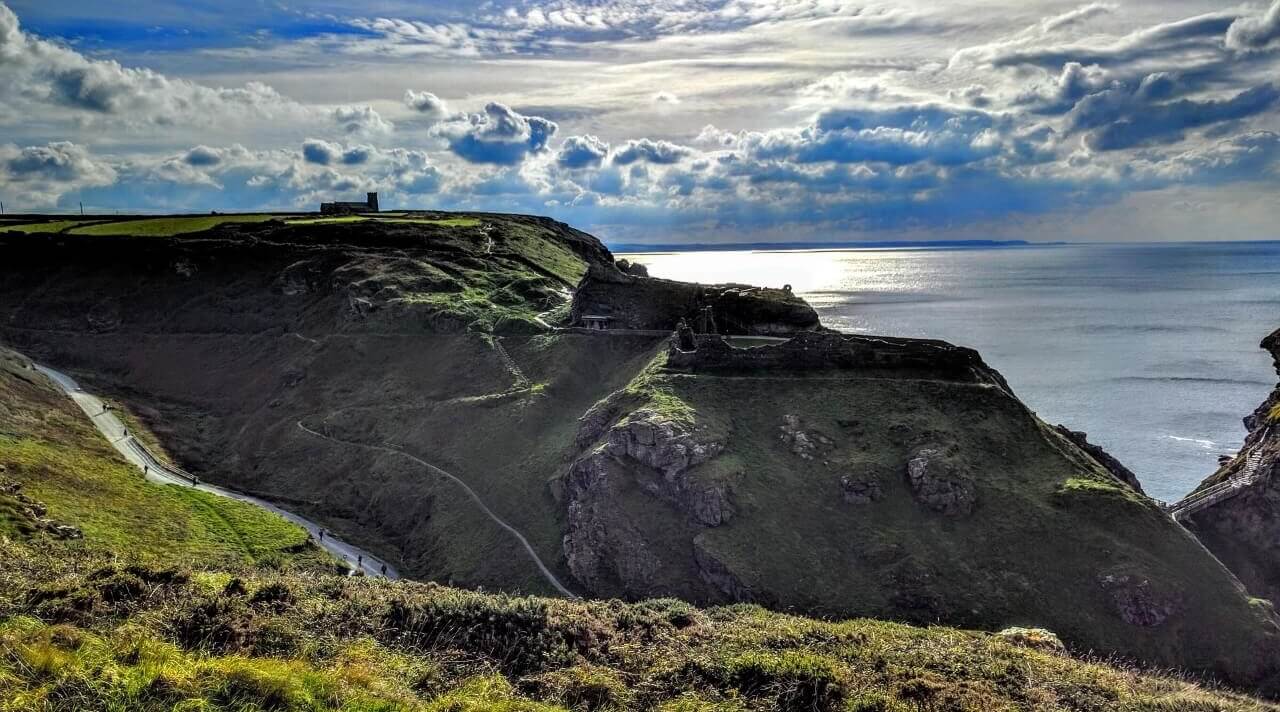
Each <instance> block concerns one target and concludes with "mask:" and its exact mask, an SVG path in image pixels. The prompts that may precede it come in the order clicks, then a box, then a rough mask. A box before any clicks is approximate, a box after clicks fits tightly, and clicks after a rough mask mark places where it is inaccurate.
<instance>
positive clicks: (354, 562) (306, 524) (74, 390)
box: [32, 363, 400, 579]
mask: <svg viewBox="0 0 1280 712" xmlns="http://www.w3.org/2000/svg"><path fill="white" fill-rule="evenodd" d="M32 365H34V366H35V368H36V370H37V371H39V372H40V373H43V374H44V375H45V376H47V377H48V378H49V380H51V381H53V382H54V383H55V384H57V385H58V387H59V388H61V389H62V390H63V391H64V392H65V393H66V394H67V396H68V397H69V398H71V400H73V401H75V402H76V404H77V405H79V406H80V409H81V410H83V411H84V414H85V415H86V416H88V417H89V420H90V421H92V422H93V424H94V426H96V427H97V428H98V432H100V433H102V436H103V437H105V438H106V439H107V441H108V442H110V443H111V445H112V447H114V448H115V449H116V450H117V451H118V452H119V453H120V454H121V455H123V456H124V458H125V460H128V461H129V463H130V464H132V465H133V466H135V467H137V468H138V469H139V470H142V472H143V475H144V476H145V477H146V479H147V480H149V481H151V482H155V483H158V484H167V485H177V486H180V487H191V488H194V489H198V490H200V491H201V492H208V493H209V494H216V495H218V496H219V497H226V498H227V499H234V500H238V501H240V502H247V503H249V504H252V505H255V506H257V507H261V508H262V509H265V510H267V511H268V512H272V513H274V514H278V515H280V516H281V517H284V518H285V519H287V520H288V521H290V522H293V523H294V524H297V525H298V526H300V527H302V528H303V529H306V530H307V532H308V533H309V534H311V538H312V540H313V541H315V543H316V544H318V545H319V546H320V547H322V548H323V549H324V550H325V551H328V552H329V553H330V554H332V555H333V556H334V558H337V559H339V560H341V561H344V562H346V564H347V566H349V567H351V569H352V571H353V572H354V571H355V570H356V569H357V568H358V569H359V570H360V571H362V572H363V573H364V575H365V576H370V577H379V576H383V575H384V574H383V567H384V566H385V567H386V569H385V571H386V574H385V577H386V578H388V579H398V578H400V574H399V572H397V571H396V569H395V567H393V566H392V565H391V564H388V563H386V562H385V561H383V560H381V559H379V558H377V557H375V556H374V555H373V554H370V553H369V552H367V551H365V550H364V549H361V548H360V547H358V546H354V545H352V544H348V543H346V542H344V541H342V540H341V539H339V538H337V537H335V536H334V535H333V533H332V532H328V531H326V532H325V535H324V537H323V538H321V536H320V532H321V531H322V530H323V527H321V526H320V525H319V524H317V523H316V522H313V521H311V520H310V519H307V518H306V517H303V516H300V515H298V514H295V513H293V512H290V511H289V510H287V509H283V508H281V507H279V506H277V505H275V504H272V503H271V502H268V501H266V500H264V499H260V498H258V497H254V496H252V495H247V494H245V493H243V492H237V491H235V490H233V489H229V488H226V487H218V486H216V485H211V484H206V483H204V482H200V481H199V480H198V479H197V478H196V477H195V476H194V475H192V474H191V473H189V472H186V471H184V470H181V469H179V468H176V467H173V466H171V465H168V464H166V463H164V462H161V461H160V459H159V458H157V457H156V456H155V455H154V454H152V453H151V451H150V450H147V448H146V447H145V446H143V445H142V443H140V442H138V441H137V440H136V439H135V438H134V437H133V436H132V435H129V434H128V431H127V430H126V429H125V426H124V423H122V422H120V419H119V418H117V417H116V415H115V413H113V412H111V411H110V410H107V409H106V408H104V407H103V402H102V399H101V398H98V397H97V396H95V395H93V394H90V393H86V392H85V390H84V389H83V388H81V387H80V384H79V383H76V381H75V380H74V379H72V378H71V377H70V376H68V375H66V374H64V373H61V372H60V371H55V370H54V369H52V368H49V367H48V366H41V365H40V364H38V363H37V364H32Z"/></svg>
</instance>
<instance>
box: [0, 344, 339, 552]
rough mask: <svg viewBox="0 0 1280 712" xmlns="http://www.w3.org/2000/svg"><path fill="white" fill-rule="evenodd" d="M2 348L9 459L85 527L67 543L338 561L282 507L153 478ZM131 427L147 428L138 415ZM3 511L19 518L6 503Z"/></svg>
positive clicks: (23, 480) (20, 477)
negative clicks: (274, 509) (276, 509)
mask: <svg viewBox="0 0 1280 712" xmlns="http://www.w3.org/2000/svg"><path fill="white" fill-rule="evenodd" d="M0 356H3V358H0V400H2V401H3V402H4V403H5V408H4V409H2V410H0V467H2V468H3V473H4V475H5V477H7V478H9V479H12V480H15V481H17V482H18V483H20V484H21V485H22V487H23V493H24V494H26V495H27V496H29V497H31V498H33V499H35V500H38V501H40V502H42V503H44V504H45V505H46V506H47V507H48V510H49V516H50V517H51V518H53V519H55V520H56V521H59V522H62V523H67V524H71V525H74V526H76V527H79V528H80V529H81V530H82V532H83V534H84V538H83V539H82V540H76V541H68V542H60V543H59V544H58V545H59V546H64V547H69V548H74V549H91V550H95V551H110V552H125V551H127V552H130V554H131V555H135V556H138V557H140V558H141V559H142V560H146V561H154V562H188V561H199V562H202V564H203V565H205V566H209V567H227V568H236V567H243V566H255V565H272V566H276V565H280V564H281V563H284V562H293V563H295V564H297V565H300V566H308V567H313V568H314V567H320V568H323V567H325V566H327V565H329V562H328V559H327V555H325V554H324V553H323V552H322V551H320V550H319V549H317V548H315V547H313V546H311V545H309V544H308V539H307V533H306V531H305V530H304V529H302V528H301V527H298V526H296V525H294V524H292V523H290V522H288V521H286V520H285V519H283V518H281V517H279V516H277V515H274V514H271V513H269V512H266V511H263V510H261V509H259V508H257V507H254V506H253V505H250V504H246V503H243V502H238V501H233V500H229V499H225V498H222V497H218V496H216V495H212V494H208V493H205V492H199V491H196V490H192V489H188V488H183V487H177V486H173V485H156V484H153V483H149V482H147V481H146V480H144V479H143V477H142V475H141V473H140V472H138V471H137V470H136V468H134V467H133V466H132V465H130V464H129V463H127V462H125V461H124V460H123V459H122V458H121V457H120V456H119V455H118V454H117V453H116V451H115V450H114V449H113V448H112V447H111V446H110V445H109V444H108V443H107V442H106V440H105V439H103V438H102V437H101V436H100V435H99V433H98V432H97V430H96V429H94V428H93V426H92V425H91V424H90V423H89V420H88V418H87V417H86V416H85V414H84V413H83V412H82V411H81V410H80V409H79V408H78V407H77V406H75V405H74V404H73V403H72V401H71V400H70V399H68V398H66V397H64V396H63V395H62V394H61V393H60V392H58V391H56V390H55V389H54V387H53V386H51V385H49V384H46V383H44V382H42V381H41V380H38V379H34V378H31V377H30V375H29V374H30V372H29V371H27V370H26V369H25V368H24V367H23V365H22V362H21V361H19V360H17V359H16V358H15V357H13V356H12V355H11V353H9V352H3V353H0ZM27 379H30V380H27ZM132 428H133V430H134V432H136V433H139V434H140V435H141V434H143V433H145V432H146V431H145V429H142V428H141V425H139V424H137V423H134V425H133V426H132ZM152 440H153V441H154V438H152ZM0 517H4V518H5V519H6V520H7V521H10V522H12V521H13V519H12V518H11V517H7V516H5V515H4V513H3V512H0Z"/></svg>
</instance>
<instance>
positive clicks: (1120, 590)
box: [1098, 574, 1181, 628]
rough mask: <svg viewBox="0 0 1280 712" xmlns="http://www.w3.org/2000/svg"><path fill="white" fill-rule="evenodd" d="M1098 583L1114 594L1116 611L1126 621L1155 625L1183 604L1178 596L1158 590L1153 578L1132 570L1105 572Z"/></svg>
mask: <svg viewBox="0 0 1280 712" xmlns="http://www.w3.org/2000/svg"><path fill="white" fill-rule="evenodd" d="M1098 584H1099V585H1100V586H1101V587H1102V589H1103V590H1104V591H1106V592H1107V593H1108V594H1110V596H1111V602H1112V604H1113V605H1114V607H1115V611H1116V615H1118V616H1120V619H1121V620H1123V621H1124V622H1125V623H1128V624H1129V625H1132V626H1138V627H1140V628H1153V627H1155V626H1158V625H1161V624H1163V623H1164V622H1165V621H1167V620H1168V619H1169V618H1170V617H1172V616H1173V615H1175V614H1177V613H1178V612H1179V611H1180V609H1181V606H1180V604H1179V601H1178V599H1177V597H1176V596H1170V595H1167V594H1162V593H1160V592H1158V591H1156V590H1155V587H1154V586H1153V585H1152V583H1151V581H1150V580H1148V579H1146V578H1141V577H1137V576H1131V575H1129V574H1105V575H1103V576H1100V577H1098Z"/></svg>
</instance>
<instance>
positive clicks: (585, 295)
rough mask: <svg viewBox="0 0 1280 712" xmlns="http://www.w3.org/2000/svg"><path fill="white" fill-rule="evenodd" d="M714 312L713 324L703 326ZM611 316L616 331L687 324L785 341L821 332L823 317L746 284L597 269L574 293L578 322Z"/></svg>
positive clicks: (787, 296) (790, 297)
mask: <svg viewBox="0 0 1280 712" xmlns="http://www.w3.org/2000/svg"><path fill="white" fill-rule="evenodd" d="M708 307H709V308H710V315H709V319H710V320H713V322H714V324H712V323H711V322H708V323H705V324H704V323H703V320H704V316H703V314H704V310H705V309H707V308H708ZM588 315H590V316H605V317H610V318H611V319H612V324H611V326H612V327H613V328H624V329H660V330H668V331H669V330H673V329H675V327H676V324H677V323H678V322H679V321H680V320H681V319H684V320H686V321H687V322H688V323H689V324H690V325H691V326H692V327H693V328H694V329H695V330H697V331H700V332H715V333H722V334H753V335H763V336H782V335H788V334H793V333H796V332H800V331H812V330H816V329H820V328H821V325H820V324H819V322H818V314H817V312H815V311H814V310H813V307H811V306H809V305H808V304H807V303H806V302H805V301H804V300H803V299H801V298H799V297H797V296H796V295H794V294H792V293H791V291H790V290H789V289H769V288H764V287H754V286H751V285H745V284H718V285H706V284H691V283H688V282H674V281H672V280H669V279H657V278H653V277H647V276H642V275H635V274H628V273H626V272H623V271H622V270H619V269H617V268H615V267H614V266H613V265H600V266H594V267H593V268H592V269H591V270H589V271H588V273H587V275H586V277H585V278H584V279H583V281H582V283H581V284H579V285H578V288H577V290H576V292H575V293H574V300H573V319H574V320H575V322H576V321H579V320H580V319H581V317H583V316H588Z"/></svg>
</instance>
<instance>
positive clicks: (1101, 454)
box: [1054, 425, 1145, 494]
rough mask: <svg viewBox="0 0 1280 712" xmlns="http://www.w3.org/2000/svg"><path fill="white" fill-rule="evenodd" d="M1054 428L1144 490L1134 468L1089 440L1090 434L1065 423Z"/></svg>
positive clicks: (1105, 465) (1104, 465)
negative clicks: (1128, 466)
mask: <svg viewBox="0 0 1280 712" xmlns="http://www.w3.org/2000/svg"><path fill="white" fill-rule="evenodd" d="M1054 430H1057V431H1058V433H1059V434H1060V435H1062V437H1064V438H1066V439H1068V440H1070V441H1071V442H1073V443H1075V445H1076V447H1078V448H1080V449H1081V450H1084V451H1085V452H1087V453H1089V455H1090V456H1091V457H1092V458H1093V459H1095V460H1097V461H1098V464H1100V465H1102V466H1103V467H1104V468H1106V470H1107V472H1110V473H1111V474H1113V475H1115V476H1116V479H1118V480H1120V481H1121V482H1123V483H1125V484H1127V485H1129V486H1130V487H1132V488H1133V489H1134V490H1135V491H1137V492H1142V483H1141V482H1139V481H1138V476H1137V475H1135V474H1134V473H1133V470H1130V469H1129V468H1127V467H1125V466H1124V465H1123V464H1122V463H1121V462H1120V461H1119V460H1117V459H1116V458H1114V457H1112V455H1111V453H1109V452H1107V451H1106V450H1103V449H1102V448H1101V447H1099V446H1097V445H1094V444H1093V443H1091V442H1089V436H1088V435H1086V434H1085V433H1082V432H1080V431H1079V430H1072V429H1070V428H1068V427H1067V426H1065V425H1055V426H1054ZM1144 494H1145V493H1144Z"/></svg>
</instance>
